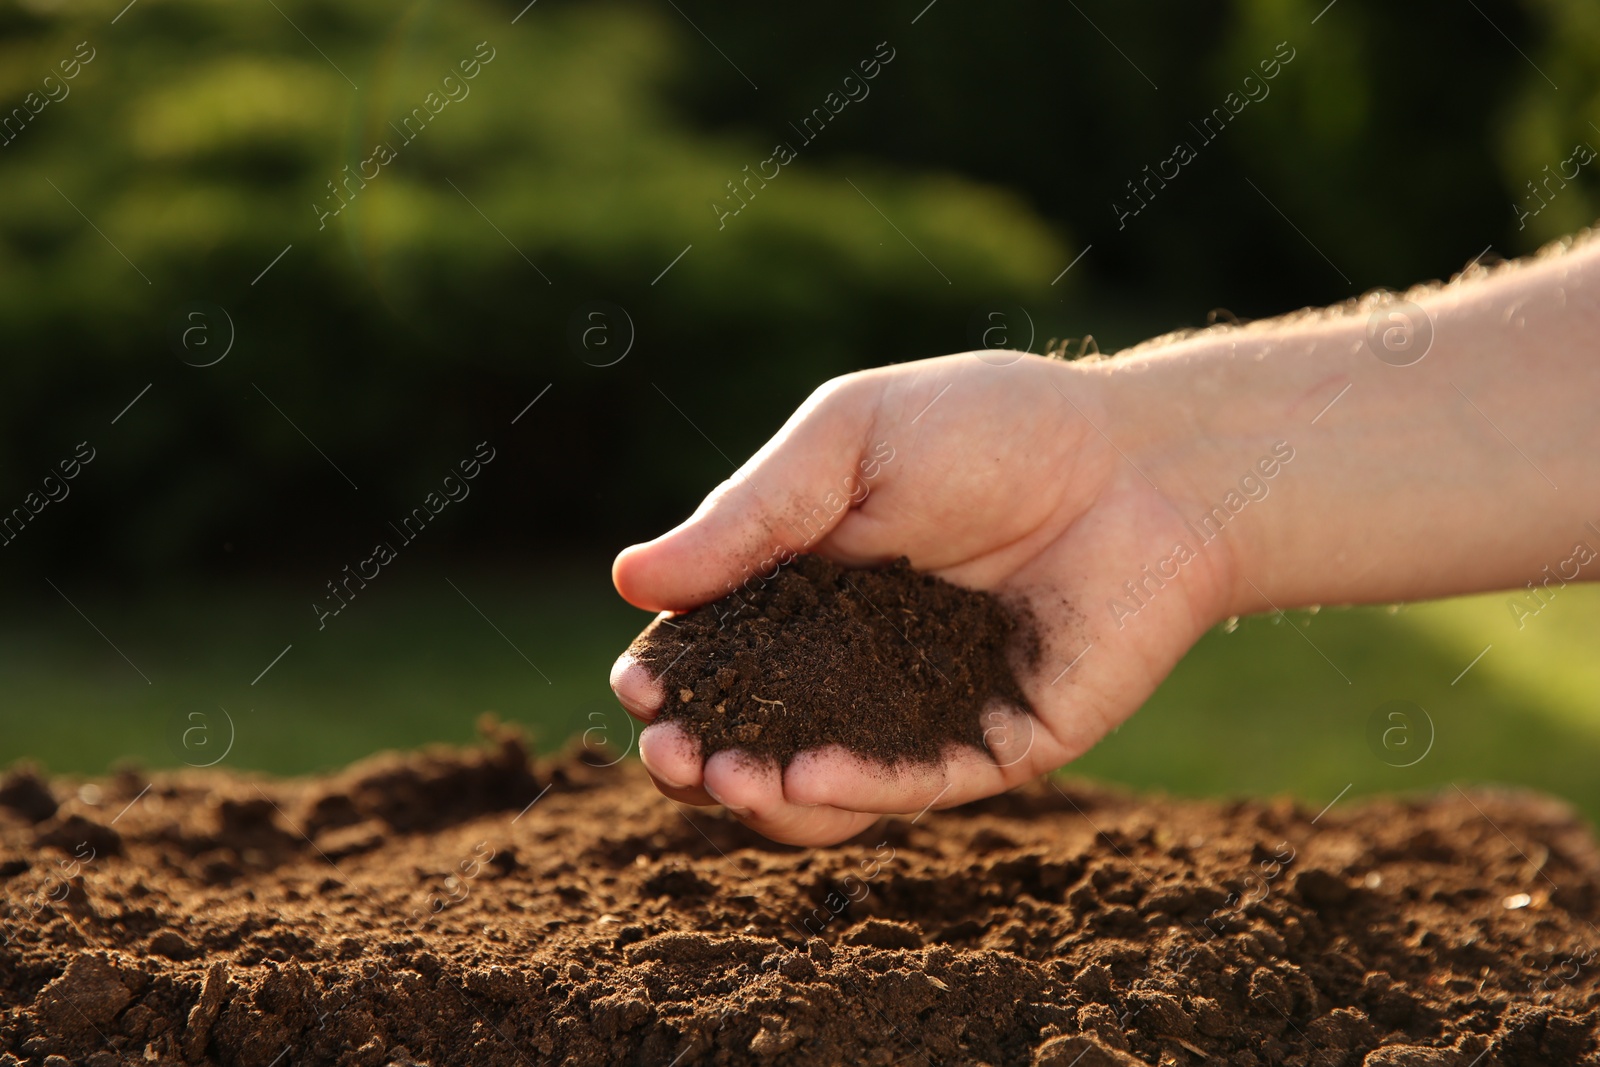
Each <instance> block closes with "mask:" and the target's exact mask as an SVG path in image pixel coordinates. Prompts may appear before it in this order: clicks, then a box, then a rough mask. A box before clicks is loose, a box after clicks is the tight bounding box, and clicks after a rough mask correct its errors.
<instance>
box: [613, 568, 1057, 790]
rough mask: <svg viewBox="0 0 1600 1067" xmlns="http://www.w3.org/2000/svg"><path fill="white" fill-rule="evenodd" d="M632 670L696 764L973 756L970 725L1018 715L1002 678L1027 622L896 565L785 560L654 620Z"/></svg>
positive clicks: (980, 728)
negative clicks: (746, 757)
mask: <svg viewBox="0 0 1600 1067" xmlns="http://www.w3.org/2000/svg"><path fill="white" fill-rule="evenodd" d="M631 651H632V652H633V654H634V656H635V658H636V659H638V660H639V661H640V662H641V663H642V664H644V666H645V667H647V668H649V669H650V670H651V673H652V674H654V675H656V676H657V678H658V679H659V680H660V682H661V684H662V687H663V689H664V691H665V692H666V693H667V694H668V695H669V699H668V700H667V701H666V703H665V706H664V707H663V708H662V710H661V713H660V719H661V721H662V722H677V723H680V724H681V725H682V726H683V727H684V728H685V729H687V730H688V731H689V732H690V733H691V734H693V735H694V736H696V737H698V738H699V740H700V744H701V749H702V751H703V752H704V753H705V754H707V755H709V754H710V753H712V752H717V751H720V750H722V749H728V748H737V749H740V750H742V751H744V752H746V753H749V754H750V755H752V756H756V757H759V758H766V759H772V760H776V761H777V762H778V763H780V764H783V765H787V764H788V763H789V761H790V760H791V759H792V758H793V757H794V756H795V755H796V754H797V753H799V752H802V751H804V750H805V749H808V748H817V747H820V746H822V745H828V744H839V745H843V746H844V747H846V748H848V749H850V750H851V751H853V752H856V753H858V754H860V755H863V756H868V757H871V758H872V759H874V760H877V761H878V762H881V763H886V764H891V765H893V764H899V763H907V762H913V763H932V762H936V761H938V760H939V759H940V758H941V757H942V755H943V752H944V749H945V747H946V746H947V745H951V744H962V745H970V746H972V747H974V748H978V749H983V748H984V721H985V720H984V715H985V714H986V713H987V712H988V711H991V710H994V709H995V708H996V707H997V706H998V705H997V704H996V703H995V702H999V705H1005V706H1007V707H1009V708H1012V709H1020V710H1027V709H1029V704H1028V700H1027V698H1026V697H1025V696H1023V693H1022V688H1021V686H1020V685H1019V684H1018V682H1017V679H1016V674H1015V669H1016V668H1019V667H1020V668H1022V669H1027V668H1030V667H1032V666H1034V665H1035V663H1036V662H1037V660H1038V657H1039V645H1038V637H1037V633H1036V631H1035V628H1034V625H1033V621H1032V616H1031V615H1030V614H1029V613H1028V612H1027V610H1026V609H1025V608H1023V607H1021V606H1020V605H1017V606H1015V607H1008V606H1007V605H1006V604H1004V603H1002V602H1001V601H1000V600H999V599H997V598H996V597H994V596H993V595H991V594H989V593H984V592H978V591H974V590H970V589H963V588H961V587H960V586H956V585H952V584H950V583H949V582H946V581H943V580H942V579H939V578H936V577H934V576H933V575H931V574H924V573H922V572H920V571H916V570H913V569H912V567H911V564H910V563H909V562H908V561H906V560H905V559H900V560H899V561H897V562H895V563H893V564H891V565H890V566H888V567H883V568H879V569H876V570H846V569H845V568H843V567H840V566H838V565H837V564H834V563H831V562H829V561H828V560H825V559H823V558H822V557H820V556H809V555H808V556H798V557H796V558H795V559H794V560H793V561H792V562H790V563H788V564H787V565H785V566H783V567H781V568H780V569H779V570H778V572H777V574H776V575H774V576H771V577H756V578H752V579H750V580H749V581H747V582H746V583H745V584H744V586H742V587H741V588H740V589H739V590H738V591H736V592H735V593H733V594H730V595H729V596H727V597H724V598H723V599H722V600H718V601H716V602H714V603H711V604H706V605H704V606H702V607H699V608H696V609H694V610H693V611H690V612H687V613H685V614H683V615H679V616H676V617H674V618H671V619H665V620H661V621H658V622H656V623H655V624H653V625H652V626H651V627H650V628H649V629H647V630H646V631H645V632H644V633H643V634H641V635H640V637H639V639H638V640H637V641H636V642H635V643H634V646H633V648H632V650H631Z"/></svg>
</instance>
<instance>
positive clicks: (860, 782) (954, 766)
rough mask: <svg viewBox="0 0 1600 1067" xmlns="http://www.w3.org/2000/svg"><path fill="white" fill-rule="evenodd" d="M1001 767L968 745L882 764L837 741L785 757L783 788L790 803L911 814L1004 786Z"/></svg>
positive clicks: (1005, 787) (1006, 780)
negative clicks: (933, 759)
mask: <svg viewBox="0 0 1600 1067" xmlns="http://www.w3.org/2000/svg"><path fill="white" fill-rule="evenodd" d="M1009 786H1010V782H1009V780H1008V777H1007V775H1006V772H1005V768H1002V767H1000V766H998V765H997V764H996V763H995V762H994V760H993V759H992V758H991V757H990V756H989V755H988V754H987V753H983V752H979V751H978V750H977V749H974V748H972V747H971V746H968V745H951V746H949V748H947V749H946V751H945V756H944V759H943V760H942V761H941V762H939V763H902V764H898V765H893V766H890V765H885V764H883V763H880V762H878V761H876V760H872V759H868V758H867V757H865V756H860V755H857V754H856V753H854V752H850V751H848V750H846V749H844V748H842V747H840V746H838V745H828V746H825V747H823V748H817V749H811V750H810V751H807V752H802V753H800V754H799V755H798V756H796V757H795V758H794V759H793V760H791V761H790V762H789V767H788V769H787V770H786V771H785V773H784V776H783V792H784V795H785V796H786V797H788V799H789V800H790V801H791V802H792V803H794V804H796V805H808V804H818V805H824V806H831V807H843V808H849V809H850V810H852V811H858V812H871V813H873V814H881V815H916V814H918V813H920V812H922V811H924V810H926V809H928V808H930V807H938V808H947V807H950V806H952V805H955V804H964V803H966V802H967V801H969V800H976V799H978V798H979V797H986V796H991V795H993V794H995V793H999V792H1003V791H1004V790H1006V789H1007V788H1009Z"/></svg>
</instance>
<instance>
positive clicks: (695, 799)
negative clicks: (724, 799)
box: [645, 767, 717, 808]
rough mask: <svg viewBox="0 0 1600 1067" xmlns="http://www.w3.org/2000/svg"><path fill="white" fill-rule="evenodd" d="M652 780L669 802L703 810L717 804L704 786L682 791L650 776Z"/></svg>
mask: <svg viewBox="0 0 1600 1067" xmlns="http://www.w3.org/2000/svg"><path fill="white" fill-rule="evenodd" d="M649 769H650V768H648V767H646V768H645V770H647V771H648V770H649ZM650 780H651V781H652V782H654V783H655V785H656V789H657V790H658V791H659V792H660V793H661V795H662V796H664V797H666V798H667V799H668V800H676V801H677V802H678V803H680V804H693V805H695V806H696V807H701V808H707V807H711V806H712V805H714V804H716V803H717V801H716V800H715V799H713V798H712V796H711V794H710V793H707V792H706V791H705V788H704V787H702V786H695V787H694V788H693V789H680V788H678V787H677V786H675V785H670V784H668V783H666V782H663V781H662V780H661V779H659V778H657V777H656V776H655V775H653V774H652V775H651V776H650Z"/></svg>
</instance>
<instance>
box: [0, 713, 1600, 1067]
mask: <svg viewBox="0 0 1600 1067" xmlns="http://www.w3.org/2000/svg"><path fill="white" fill-rule="evenodd" d="M0 798H3V799H0V803H3V804H4V805H5V806H4V807H0V894H3V898H4V900H5V901H6V902H7V904H8V905H9V907H8V909H7V912H6V915H5V918H4V928H3V937H0V1063H3V1064H6V1065H7V1067H11V1065H14V1064H16V1063H17V1062H18V1061H22V1062H26V1063H29V1064H35V1065H48V1067H65V1065H66V1064H79V1063H82V1064H88V1065H90V1067H111V1065H114V1064H140V1065H151V1064H155V1065H164V1064H172V1065H176V1064H228V1065H242V1067H297V1065H303V1064H331V1063H337V1064H359V1065H367V1067H376V1065H381V1064H396V1065H414V1064H419V1063H420V1064H430V1065H442V1064H474V1065H486V1067H495V1065H505V1067H511V1065H517V1064H520V1065H524V1067H528V1065H533V1064H546V1063H572V1064H595V1065H599V1064H612V1063H625V1064H649V1065H657V1067H659V1065H667V1064H672V1065H675V1067H687V1065H689V1064H736V1063H769V1064H852V1065H855V1064H891V1063H908V1064H924V1065H930V1067H931V1065H943V1064H979V1063H987V1064H1028V1063H1032V1064H1035V1065H1036V1067H1108V1065H1110V1067H1136V1065H1139V1064H1152V1065H1153V1064H1192V1063H1199V1062H1202V1060H1206V1061H1210V1062H1217V1063H1229V1064H1239V1065H1243V1067H1252V1065H1265V1064H1294V1065H1316V1067H1335V1065H1357V1064H1366V1065H1373V1067H1377V1065H1387V1067H1402V1065H1405V1067H1418V1065H1423V1067H1469V1065H1470V1067H1500V1065H1508V1067H1517V1065H1528V1067H1533V1065H1541V1067H1542V1065H1550V1064H1595V1063H1600V1055H1597V1052H1596V1047H1595V1037H1594V1034H1595V1031H1596V1027H1597V1024H1600V981H1597V979H1596V971H1597V963H1600V960H1597V958H1596V954H1595V947H1596V945H1597V944H1600V934H1597V933H1596V930H1595V927H1594V925H1593V921H1594V920H1595V918H1596V911H1597V908H1600V853H1597V850H1596V846H1595V842H1594V840H1593V839H1592V837H1591V836H1590V834H1589V832H1588V830H1587V829H1586V828H1585V827H1584V826H1582V825H1581V824H1580V823H1579V822H1578V821H1577V820H1575V819H1574V817H1573V815H1572V813H1571V812H1570V811H1569V810H1568V809H1567V808H1566V807H1565V806H1563V805H1562V804H1560V803H1558V802H1556V801H1553V800H1549V799H1545V798H1542V797H1539V796H1536V795H1530V794H1514V793H1503V792H1473V793H1470V794H1468V793H1462V792H1458V791H1455V790H1450V791H1448V792H1446V793H1445V794H1443V795H1441V796H1439V797H1438V798H1435V799H1430V800H1416V801H1381V802H1375V803H1368V804H1363V805H1355V804H1351V803H1349V802H1344V803H1341V804H1339V805H1338V806H1336V807H1334V808H1333V809H1332V810H1330V811H1328V812H1326V813H1325V814H1322V815H1321V816H1320V817H1317V816H1314V815H1313V814H1312V813H1311V812H1309V811H1306V810H1303V809H1301V808H1299V807H1297V806H1295V805H1292V804H1289V803H1287V802H1277V803H1255V802H1247V803H1234V804H1217V803H1198V802H1175V801H1168V800H1159V799H1150V798H1135V797H1130V796H1125V795H1122V794H1119V793H1115V792H1111V791H1107V790H1105V789H1102V788H1098V787H1092V786H1088V785H1084V784H1081V783H1071V784H1067V783H1055V784H1052V783H1049V782H1041V783H1035V784H1034V785H1032V786H1029V787H1027V788H1025V789H1021V790H1018V791H1016V792H1014V793H1011V794H1009V795H1006V796H1003V797H999V798H996V799H993V800H990V801H987V802H984V803H981V804H975V805H971V806H969V807H965V808H961V809H956V810H951V811H944V812H935V813H929V814H928V815H927V816H925V817H923V818H922V819H920V820H918V821H917V822H915V823H913V822H908V821H906V820H904V819H899V818H894V819H887V820H885V821H884V822H882V823H880V824H879V825H878V826H877V827H875V828H874V830H873V831H872V832H870V833H868V834H866V835H863V836H862V837H860V838H858V839H857V840H855V841H852V842H848V843H846V844H843V845H840V846H838V847H835V848H827V849H817V850H801V849H794V848H786V847H782V846H777V845H773V844H770V843H768V842H765V841H763V840H761V839H760V838H758V837H756V836H754V835H753V834H751V833H750V832H748V831H746V830H745V829H744V828H742V827H741V826H740V825H739V824H738V823H736V822H733V821H731V820H729V819H727V818H724V817H721V816H719V815H718V814H717V813H716V812H714V811H710V810H703V809H694V808H683V807H679V806H677V805H675V804H672V803H670V802H668V801H666V800H664V799H662V798H661V797H659V796H658V795H657V794H656V792H655V790H654V789H652V788H651V787H650V785H649V783H648V781H647V779H646V777H645V775H644V774H643V773H642V772H641V770H640V769H639V767H638V765H637V764H636V763H634V762H632V761H624V762H623V763H620V764H618V765H617V766H615V767H612V768H608V769H602V768H597V767H591V766H588V765H586V764H585V763H583V762H582V761H580V760H577V759H573V758H567V759H563V760H559V761H554V762H551V763H540V764H538V765H533V764H530V762H529V761H528V759H527V757H526V756H525V754H524V752H523V749H522V748H521V746H520V745H519V744H518V743H517V742H516V741H515V740H514V739H511V738H501V739H500V740H499V741H498V743H497V744H496V745H495V746H492V747H490V748H487V749H483V750H472V751H440V752H432V753H425V754H421V755H411V756H405V757H401V756H390V757H382V758H379V759H376V760H374V761H371V762H367V763H364V764H359V765H357V766H355V767H352V768H350V769H349V770H348V771H347V772H344V773H342V774H339V775H335V776H333V777H327V778H316V779H303V780H291V781H278V780H269V779H263V778H254V777H245V776H239V775H233V774H227V773H220V772H216V771H206V772H184V773H179V774H160V775H156V776H154V777H152V778H149V779H146V778H144V777H142V776H140V775H138V774H134V773H131V772H130V773H124V774H122V775H120V776H118V777H115V778H112V779H109V780H104V781H99V782H94V783H88V784H87V785H85V784H83V783H80V782H76V781H72V782H68V781H64V780H55V781H47V780H41V779H39V778H37V777H33V776H31V775H28V774H27V773H25V772H13V773H12V775H11V776H10V778H9V779H8V780H7V781H6V782H5V784H4V787H3V789H0ZM41 901H43V903H40V902H41ZM36 905H38V906H36Z"/></svg>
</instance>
